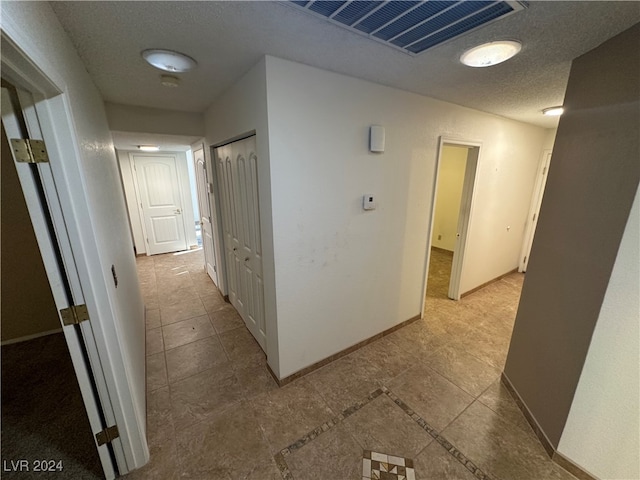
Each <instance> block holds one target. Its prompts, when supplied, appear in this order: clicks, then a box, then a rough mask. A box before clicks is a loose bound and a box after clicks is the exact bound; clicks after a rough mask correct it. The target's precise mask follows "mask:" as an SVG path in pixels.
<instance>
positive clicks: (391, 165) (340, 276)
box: [218, 57, 546, 378]
mask: <svg viewBox="0 0 640 480" xmlns="http://www.w3.org/2000/svg"><path fill="white" fill-rule="evenodd" d="M266 69H267V76H266V80H267V103H268V116H269V125H268V127H269V155H270V169H271V172H270V173H271V200H272V217H273V242H274V244H273V249H274V250H273V258H274V261H275V282H276V285H277V291H276V294H277V312H278V318H277V321H278V335H279V338H278V341H279V346H280V377H281V378H283V377H286V376H289V375H291V374H293V373H295V372H296V371H298V370H301V369H302V368H304V367H307V366H309V365H311V364H313V363H316V362H318V361H320V360H322V359H324V358H326V357H328V356H330V355H332V354H334V353H336V352H339V351H341V350H344V349H345V348H348V347H350V346H351V345H354V344H356V343H358V342H360V341H362V340H364V339H366V338H369V337H371V336H373V335H375V334H377V333H379V332H381V331H383V330H386V329H388V328H390V327H393V326H394V325H397V324H399V323H401V322H403V321H405V320H407V319H409V318H412V317H414V316H416V315H420V314H421V311H420V310H421V305H422V300H423V298H422V297H423V294H424V279H425V262H426V249H427V236H428V223H429V218H430V216H431V210H432V198H433V187H434V173H435V164H436V157H437V151H438V139H439V137H440V136H441V135H444V136H447V137H450V138H457V139H460V140H467V141H481V142H482V143H483V146H482V149H481V152H480V160H479V166H478V181H477V186H476V190H475V204H474V212H475V217H474V222H473V223H472V225H471V226H470V234H471V235H472V236H473V238H474V240H473V242H471V243H470V245H469V247H468V248H467V259H466V263H465V265H466V266H467V269H468V272H469V273H468V276H467V279H466V283H465V284H464V285H463V288H462V291H463V292H464V291H468V290H470V289H472V288H474V287H476V286H478V285H480V284H482V283H485V282H486V281H489V280H492V279H494V278H496V277H498V276H500V275H502V274H504V273H506V272H508V271H510V270H513V269H514V268H516V267H517V266H518V257H519V255H520V250H521V248H522V241H523V236H524V228H525V222H526V217H527V215H528V210H529V205H530V201H531V194H532V190H533V184H534V180H535V173H536V168H537V166H538V159H539V157H540V152H541V149H542V146H543V141H544V138H545V133H546V132H545V130H544V129H542V128H538V127H534V126H531V125H526V124H523V123H519V122H515V121H511V120H507V119H505V118H501V117H497V116H494V115H489V114H485V113H482V112H479V111H475V110H471V109H467V108H463V107H459V106H456V105H452V104H448V103H445V102H441V101H437V100H433V99H430V98H426V97H422V96H419V95H416V94H412V93H408V92H404V91H400V90H396V89H393V88H388V87H384V86H381V85H376V84H373V83H369V82H366V81H362V80H359V79H355V78H350V77H347V76H344V75H339V74H335V73H331V72H328V71H323V70H320V69H317V68H312V67H308V66H305V65H301V64H296V63H293V62H289V61H286V60H281V59H278V58H274V57H267V59H266ZM223 113H227V110H222V111H219V112H218V115H219V118H220V121H223V120H224V119H225V118H224V116H223ZM372 124H378V125H383V126H384V127H385V129H386V151H385V152H384V153H382V154H372V153H370V152H369V151H368V129H369V126H370V125H372ZM368 193H372V194H374V195H375V196H376V197H377V202H378V208H377V209H376V210H374V211H369V212H365V211H363V210H362V196H363V195H364V194H368ZM507 227H510V228H507ZM265 251H266V248H265Z"/></svg>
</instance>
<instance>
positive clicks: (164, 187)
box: [133, 155, 187, 255]
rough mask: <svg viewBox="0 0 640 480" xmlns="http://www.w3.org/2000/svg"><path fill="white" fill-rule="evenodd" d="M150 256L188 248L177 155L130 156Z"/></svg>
mask: <svg viewBox="0 0 640 480" xmlns="http://www.w3.org/2000/svg"><path fill="white" fill-rule="evenodd" d="M133 161H134V166H135V172H136V179H137V187H138V194H139V196H140V204H141V207H142V217H143V224H144V227H145V233H146V236H147V244H148V246H149V249H148V253H149V255H156V254H159V253H168V252H175V251H179V250H186V249H187V241H186V235H185V227H184V220H183V214H182V211H183V208H182V197H181V192H180V183H179V181H178V169H177V165H176V157H174V156H171V155H158V156H146V155H145V156H141V155H133Z"/></svg>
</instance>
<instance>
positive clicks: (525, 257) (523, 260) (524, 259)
mask: <svg viewBox="0 0 640 480" xmlns="http://www.w3.org/2000/svg"><path fill="white" fill-rule="evenodd" d="M522 263H527V256H526V255H525V256H524V258H523V259H522Z"/></svg>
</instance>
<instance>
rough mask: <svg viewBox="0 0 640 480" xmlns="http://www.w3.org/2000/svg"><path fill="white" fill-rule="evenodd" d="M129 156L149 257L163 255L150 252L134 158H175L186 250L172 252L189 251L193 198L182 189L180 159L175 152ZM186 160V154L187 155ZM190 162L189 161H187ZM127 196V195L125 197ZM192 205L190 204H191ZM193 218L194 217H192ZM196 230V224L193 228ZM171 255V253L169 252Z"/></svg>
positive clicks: (143, 153)
mask: <svg viewBox="0 0 640 480" xmlns="http://www.w3.org/2000/svg"><path fill="white" fill-rule="evenodd" d="M128 155H129V165H130V168H131V175H132V178H133V190H134V192H135V196H136V207H137V210H138V217H139V218H140V224H141V226H142V234H143V235H144V240H145V251H146V254H147V256H151V255H161V254H156V253H154V254H152V253H151V252H150V244H149V232H147V226H146V222H145V219H144V211H143V210H142V196H141V195H140V184H139V180H138V170H137V169H136V166H135V158H134V157H136V156H137V157H149V158H151V157H173V159H174V161H175V165H176V173H177V178H176V182H178V191H179V194H180V202H182V215H181V217H182V222H181V223H182V233H183V234H184V245H185V247H184V250H172V251H186V250H189V247H190V245H189V237H188V235H187V225H186V223H185V222H186V217H187V216H188V212H189V211H190V210H191V208H190V207H189V206H188V205H187V204H186V200H188V201H189V202H191V198H186V197H185V195H184V189H183V188H182V183H183V181H184V178H182V177H183V175H182V174H181V173H180V159H179V158H178V157H177V156H176V155H175V153H174V152H154V153H145V152H128ZM185 158H186V154H185ZM187 161H188V160H187ZM125 196H126V195H125ZM189 205H190V203H189ZM191 216H192V217H193V215H191ZM193 228H194V230H195V224H194V226H193ZM167 253H169V252H167Z"/></svg>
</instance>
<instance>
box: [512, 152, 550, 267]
mask: <svg viewBox="0 0 640 480" xmlns="http://www.w3.org/2000/svg"><path fill="white" fill-rule="evenodd" d="M550 163H551V150H545V151H543V152H542V158H541V159H540V165H539V167H538V174H537V177H536V184H535V187H534V189H533V198H532V199H531V208H530V210H529V222H527V230H526V232H525V235H524V243H523V244H522V253H521V255H520V265H519V266H518V271H520V272H526V271H527V265H528V264H529V257H530V256H531V246H532V245H533V237H534V236H535V234H536V226H537V225H538V215H540V206H541V205H542V197H543V196H544V187H545V186H546V184H547V173H548V172H549V164H550Z"/></svg>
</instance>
